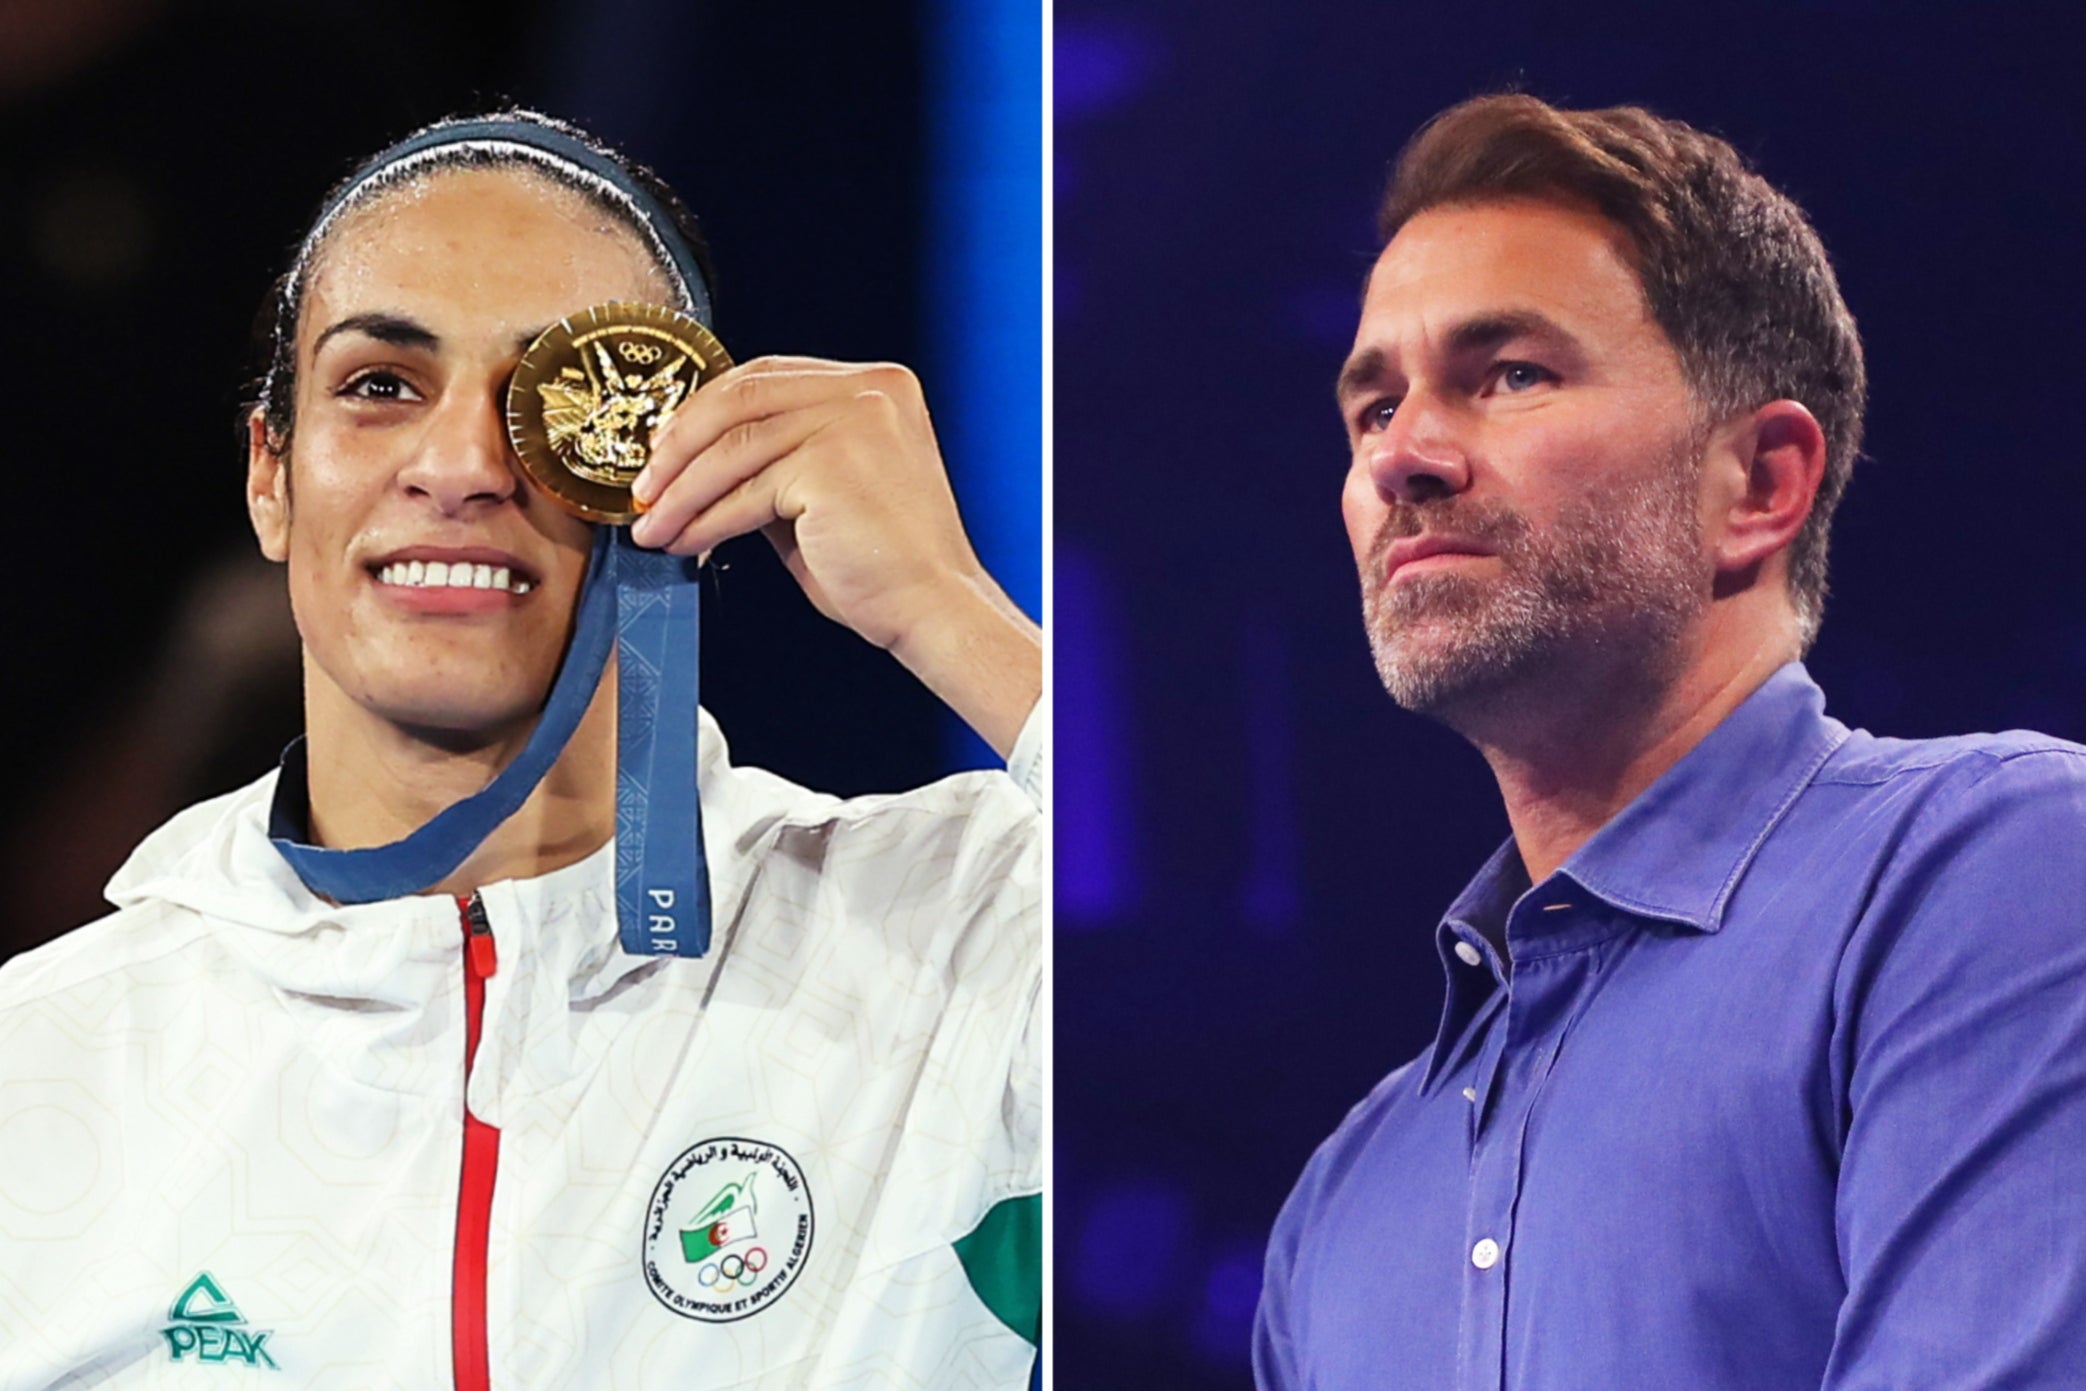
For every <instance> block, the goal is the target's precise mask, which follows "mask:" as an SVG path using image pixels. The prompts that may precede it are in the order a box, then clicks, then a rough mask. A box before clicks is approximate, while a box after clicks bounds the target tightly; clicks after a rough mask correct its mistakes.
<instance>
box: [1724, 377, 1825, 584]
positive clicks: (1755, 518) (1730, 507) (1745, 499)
mask: <svg viewBox="0 0 2086 1391" xmlns="http://www.w3.org/2000/svg"><path fill="white" fill-rule="evenodd" d="M1731 444H1732V453H1731V455H1729V456H1727V457H1729V458H1730V459H1731V461H1732V463H1733V464H1735V465H1736V466H1737V470H1736V472H1735V473H1734V476H1733V483H1734V485H1735V486H1733V487H1731V488H1730V490H1729V491H1728V492H1727V493H1726V495H1725V496H1724V498H1723V499H1721V506H1720V507H1719V512H1720V515H1719V516H1718V517H1717V519H1716V521H1717V523H1718V525H1717V528H1716V541H1715V545H1714V547H1713V549H1714V552H1715V557H1716V565H1717V575H1718V578H1719V579H1720V580H1723V579H1726V578H1736V577H1738V576H1740V575H1744V574H1750V573H1752V572H1754V571H1757V570H1758V569H1759V567H1760V566H1761V565H1762V564H1763V563H1764V562H1766V561H1767V560H1768V559H1769V558H1771V557H1773V556H1775V555H1777V554H1779V553H1781V552H1783V551H1786V550H1788V548H1789V543H1790V542H1792V541H1794V540H1795V539H1796V533H1797V532H1798V531H1800V530H1802V529H1803V524H1804V519H1805V518H1807V517H1809V516H1810V515H1811V504H1812V502H1813V501H1814V500H1815V499H1816V498H1817V496H1818V484H1819V481H1820V480H1821V479H1823V478H1824V477H1825V432H1824V431H1823V430H1821V429H1819V428H1818V420H1817V417H1815V416H1813V415H1812V414H1811V412H1810V411H1809V410H1808V409H1807V408H1806V407H1805V406H1804V405H1802V404H1801V403H1800V402H1797V401H1786V400H1784V401H1769V402H1768V403H1767V404H1766V405H1764V406H1762V407H1760V408H1759V409H1758V410H1756V411H1754V412H1753V413H1752V414H1751V415H1750V416H1749V417H1747V418H1746V419H1745V421H1744V422H1743V423H1742V424H1741V426H1740V428H1739V429H1738V431H1737V432H1736V433H1735V435H1734V436H1733V438H1732V440H1731Z"/></svg>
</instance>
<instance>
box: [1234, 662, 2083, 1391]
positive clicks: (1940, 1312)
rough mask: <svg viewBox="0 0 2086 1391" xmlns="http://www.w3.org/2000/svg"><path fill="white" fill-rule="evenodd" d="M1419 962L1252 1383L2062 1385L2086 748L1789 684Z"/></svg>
mask: <svg viewBox="0 0 2086 1391" xmlns="http://www.w3.org/2000/svg"><path fill="white" fill-rule="evenodd" d="M1502 931H1503V932H1504V936H1505V940H1506V942H1507V944H1508V947H1509V950H1510V952H1511V955H1512V960H1513V971H1512V974H1511V977H1509V975H1508V974H1507V973H1506V972H1504V971H1503V970H1502V969H1501V963H1500V961H1499V960H1498V958H1497V956H1496V954H1495V953H1494V951H1493V949H1492V947H1491V946H1490V945H1489V943H1488V942H1487V940H1486V939H1487V935H1488V934H1490V935H1492V936H1495V937H1496V936H1498V935H1500V933H1501V932H1502ZM1438 944H1439V947H1440V951H1441V957H1442V962H1443V966H1444V969H1445V970H1446V971H1447V972H1448V998H1447V1002H1446V1004H1445V1006H1444V1008H1443V1010H1442V1019H1441V1028H1440V1030H1439V1032H1438V1033H1437V1034H1436V1036H1435V1041H1434V1044H1433V1046H1432V1047H1431V1048H1429V1049H1428V1050H1427V1051H1426V1052H1425V1053H1423V1054H1421V1055H1420V1057H1419V1058H1417V1059H1415V1060H1414V1061H1413V1062H1411V1063H1409V1064H1407V1065H1406V1066H1405V1067H1402V1068H1400V1069H1399V1070H1398V1071H1396V1072H1394V1073H1392V1074H1391V1075H1390V1076H1389V1077H1387V1078H1385V1079H1384V1080H1383V1082H1382V1083H1380V1084H1379V1085H1378V1086H1377V1088H1376V1089H1375V1090H1374V1091H1373V1092H1371V1093H1370V1095H1369V1096H1368V1097H1367V1098H1366V1099H1365V1100H1364V1101H1363V1102H1362V1103H1361V1104H1360V1105H1359V1106H1357V1107H1355V1109H1354V1110H1353V1111H1352V1112H1350V1113H1349V1114H1348V1116H1347V1119H1346V1120H1345V1121H1344V1122H1342V1123H1341V1126H1340V1128H1339V1130H1338V1131H1336V1132H1335V1133H1334V1135H1333V1137H1332V1138H1331V1139H1330V1140H1328V1141H1327V1142H1326V1143H1325V1144H1324V1145H1323V1146H1321V1147H1320V1149H1319V1151H1318V1153H1317V1154H1316V1155H1315V1156H1314V1157H1313V1158H1312V1160H1311V1162H1310V1165H1309V1166H1308V1167H1307V1168H1306V1169H1305V1171H1304V1175H1303V1178H1302V1179H1301V1180H1300V1181H1299V1182H1298V1184H1297V1187H1296V1191H1295V1192H1294V1193H1293V1194H1291V1196H1290V1199H1289V1202H1288V1203H1287V1205H1286V1206H1285V1207H1284V1208H1283V1210H1282V1215H1281V1217H1280V1218H1279V1219H1278V1220H1277V1222H1276V1225H1275V1231H1274V1234H1273V1237H1272V1239H1271V1240H1270V1243H1269V1247H1268V1256H1267V1275H1266V1284H1265V1287H1264V1291H1263V1294H1262V1297H1261V1304H1260V1311H1259V1316H1258V1320H1257V1325H1256V1329H1255V1337H1254V1368H1255V1372H1256V1374H1257V1378H1258V1381H1259V1384H1260V1386H1261V1387H1262V1388H1263V1391H1304V1389H1305V1388H1310V1391H1365V1389H1366V1391H1386V1388H1401V1387H1414V1388H1427V1391H1448V1389H1449V1388H1458V1389H1459V1391H1461V1389H1463V1388H1468V1389H1469V1391H1477V1389H1478V1388H1495V1387H1511V1388H1515V1391H1536V1389H1537V1388H1557V1391H1619V1389H1620V1388H1656V1389H1657V1391H1665V1389H1666V1388H1685V1391H1727V1389H1728V1391H1737V1389H1738V1388H1747V1389H1748V1391H1752V1388H1761V1389H1762V1391H1765V1388H1775V1391H1796V1388H1808V1389H1809V1391H1816V1389H1817V1388H1821V1387H1823V1388H1830V1391H1855V1388H1862V1391H1886V1388H1889V1391H1902V1389H1903V1388H1921V1391H1936V1389H1937V1388H1963V1389H1964V1391H1968V1388H1972V1387H1976V1388H1991V1387H2008V1388H2025V1387H2052V1388H2054V1387H2070V1388H2079V1387H2086V748H2080V747H2079V746H2077V745H2073V744H2067V743H2063V742H2061V741H2058V740H2054V739H2049V738H2045V737H2043V736H2041V735H2034V734H2005V735H1996V736H1975V737H1969V738H1961V739H1940V740H1927V741H1916V742H1915V741H1904V740H1894V739H1878V738H1875V737H1873V736H1871V735H1868V734H1865V733H1861V732H1858V731H1856V732H1850V731H1849V730H1848V729H1847V728H1846V727H1845V726H1843V725H1841V724H1839V723H1838V722H1836V721H1834V720H1831V719H1828V718H1827V717H1826V716H1825V713H1824V698H1823V696H1822V695H1821V694H1820V693H1819V690H1818V688H1817V687H1816V686H1815V685H1813V684H1812V682H1811V680H1810V678H1809V677H1808V676H1807V675H1806V673H1805V672H1804V670H1803V668H1802V667H1801V666H1800V665H1796V664H1791V665H1789V666H1786V667H1784V668H1783V669H1782V670H1781V671H1779V672H1777V673H1776V674H1775V675H1774V676H1773V677H1772V678H1771V679H1770V680H1768V681H1767V682H1766V683H1765V684H1764V685H1763V686H1762V687H1761V688H1760V689H1759V690H1758V691H1756V692H1754V694H1753V695H1752V696H1751V697H1750V698H1749V699H1748V700H1747V701H1746V702H1745V703H1744V704H1743V705H1741V706H1740V707H1739V708H1738V709H1737V710H1736V711H1734V712H1733V713H1732V714H1731V715H1730V717H1729V718H1727V719H1726V720H1725V721H1724V722H1723V723H1722V724H1721V725H1719V726H1718V727H1717V728H1716V729H1715V730H1714V731H1712V732H1711V734H1710V735H1709V737H1708V738H1706V739H1704V740H1703V741H1702V743H1701V744H1700V745H1698V746H1697V747H1696V748H1695V749H1694V750H1692V751H1691V752H1690V753H1689V754H1688V755H1687V756H1686V757H1685V758H1683V759H1682V760H1681V761H1680V762H1679V763H1678V764H1676V765H1675V766H1674V767H1673V768H1672V769H1671V770H1669V771H1668V772H1667V773H1666V775H1665V776H1664V777H1662V778H1660V779H1659V781H1658V782H1657V783H1655V784H1654V785H1653V786H1652V787H1651V788H1649V789H1648V790H1646V791H1645V792H1644V794H1643V795H1642V796H1640V797H1638V798H1637V799H1636V800H1635V801H1634V802H1632V803H1631V804H1630V805H1629V806H1628V807H1627V808H1625V809H1624V810H1623V812H1622V813H1621V814H1620V815H1618V816H1617V817H1616V818H1615V819H1614V820H1613V821H1611V822H1610V823H1609V824H1608V825H1606V826H1604V827H1603V828H1602V829H1601V830H1600V832H1599V833H1598V834H1597V835H1595V836H1594V837H1593V838H1592V839H1591V840H1589V841H1588V842H1587V843H1586V844H1585V845H1584V846H1582V847H1581V848H1580V850H1579V851H1578V853H1577V854H1575V855H1573V856H1572V857H1571V859H1569V860H1568V861H1566V862H1565V864H1564V865H1563V866H1562V867H1561V868H1560V869H1559V870H1558V871H1557V872H1556V873H1555V874H1552V875H1551V876H1550V877H1549V878H1547V879H1545V880H1544V881H1543V882H1542V883H1540V884H1537V885H1535V886H1533V887H1531V886H1530V885H1529V883H1528V878H1527V874H1526V871H1525V870H1524V869H1523V868H1522V865H1521V860H1520V856H1519V855H1518V854H1517V853H1516V850H1515V847H1514V845H1513V843H1512V842H1511V841H1510V842H1508V843H1507V844H1506V845H1505V846H1503V847H1502V848H1501V849H1500V851H1499V853H1497V854H1495V855H1494V856H1493V857H1492V859H1491V861H1490V862H1489V863H1488V864H1487V865H1486V866H1485V868H1484V869H1483V870H1481V871H1480V872H1479V874H1478V876H1477V878H1476V879H1475V880H1474V881H1473V882H1472V883H1471V885H1470V887H1469V888H1468V889H1466V890H1465V891H1464V892H1463V894H1462V896H1461V897H1459V898H1458V899H1457V900H1456V902H1455V904H1454V905H1453V906H1452V907H1451V908H1450V909H1449V912H1448V916H1447V917H1446V918H1445V919H1444V920H1443V922H1442V924H1441V927H1440V929H1439V933H1438Z"/></svg>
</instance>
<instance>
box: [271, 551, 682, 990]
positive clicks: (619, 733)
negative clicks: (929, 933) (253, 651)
mask: <svg viewBox="0 0 2086 1391" xmlns="http://www.w3.org/2000/svg"><path fill="white" fill-rule="evenodd" d="M695 579H696V563H695V562H694V561H693V560H684V559H682V558H681V557H679V556H672V555H667V554H666V553H664V552H661V551H648V550H645V549H644V548H642V547H640V546H638V545H637V544H636V543H635V542H633V541H631V539H630V536H629V533H628V532H627V531H625V530H624V529H623V528H621V527H602V528H601V529H600V530H599V532H598V533H597V534H596V536H595V540H594V552H593V554H592V556H591V557H589V559H588V561H587V577H586V580H585V582H584V583H583V584H582V586H581V588H580V597H579V611H578V614H577V615H576V617H575V619H574V623H573V632H572V642H571V644H570V646H569V647H568V648H567V650H566V653H565V662H564V665H563V666H562V667H560V668H559V671H558V678H557V680H556V682H554V683H553V684H552V686H551V693H550V699H549V700H548V701H546V702H545V704H544V707H543V715H542V717H541V718H540V719H539V720H538V721H537V722H536V728H535V730H534V731H533V732H532V733H531V734H530V735H529V740H528V742H527V743H526V744H524V745H523V746H522V751H521V753H520V754H518V755H516V757H515V759H514V761H513V762H512V763H510V764H508V765H507V767H506V768H504V769H502V770H501V772H500V774H499V776H498V777H496V778H494V779H493V780H492V782H491V783H489V784H488V785H487V786H486V787H485V789H484V790H483V791H480V792H477V793H474V794H472V795H471V796H469V797H466V798H464V799H463V800H462V801H460V802H458V803H456V804H455V805H454V806H452V807H449V808H448V809H446V810H444V811H442V812H440V813H439V814H437V815H436V816H435V818H434V819H433V820H431V821H429V822H428V823H427V824H426V825H425V826H422V827H421V828H420V829H419V830H417V831H415V832H413V833H412V834H411V835H409V836H406V837H405V838H404V839H403V840H396V841H393V842H392V843H391V844H389V845H379V846H372V847H369V848H366V849H359V850H332V849H327V848H325V847H323V846H317V845H307V844H304V843H302V842H300V841H297V840H294V839H291V838H289V837H287V836H277V837H274V843H275V846H276V848H277V849H278V850H280V851H281V852H282V855H283V858H284V859H286V860H288V861H289V863H290V867H291V868H292V869H294V870H296V872H297V877H298V878H300V879H302V880H303V881H304V883H305V885H306V886H307V887H308V888H310V889H311V890H312V892H314V893H317V894H323V895H325V896H326V897H327V898H330V899H332V900H333V901H334V902H336V903H375V902H379V901H381V900H383V899H387V898H401V897H404V896H405V895H408V894H415V893H419V892H420V891H422V890H423V889H426V888H427V887H428V886H429V885H431V884H436V883H439V882H440V881H441V880H443V879H445V878H447V877H448V876H449V875H451V874H453V873H454V872H455V871H456V868H457V866H459V865H461V864H462V863H463V862H464V860H465V858H466V857H468V856H469V855H470V853H471V852H472V851H473V850H475V849H477V848H478V846H479V844H480V843H481V842H482V841H484V839H485V838H486V837H487V836H489V835H491V834H492V832H493V829H494V828H495V827H497V826H498V825H499V824H500V823H501V822H503V821H505V820H506V819H507V818H508V817H510V816H512V815H513V814H514V813H515V811H516V810H518V809H519V808H520V807H521V804H522V803H523V802H525V801H527V800H528V797H529V794H530V793H531V792H533V791H535V789H536V784H537V783H539V782H541V781H542V779H543V775H544V774H545V773H547V772H549V771H550V768H551V765H552V764H554V763H556V762H557V761H558V755H559V754H561V753H563V752H564V749H565V745H566V743H567V742H568V741H569V740H570V739H571V738H572V732H573V731H574V730H575V729H577V728H578V727H579V722H580V717H581V716H583V715H585V714H586V712H587V706H588V704H589V703H590V702H591V701H592V700H593V698H594V692H595V690H596V689H597V688H598V687H599V686H600V684H601V673H602V671H603V669H604V668H605V667H606V666H607V665H608V654H609V652H610V650H611V649H613V650H614V651H615V652H616V673H617V675H616V925H617V931H618V934H619V936H620V938H621V940H622V944H623V949H624V950H625V951H627V952H631V953H632V954H634V955H641V956H643V955H650V956H658V955H671V956H701V955H703V954H704V953H705V952H707V951H708V950H709V949H710V880H709V869H708V864H707V862H706V860H705V857H704V854H703V842H702V820H701V809H700V807H699V805H698V802H697V796H696V785H695V729H696V716H695V709H696V699H697V679H696V678H697V670H698V661H697V656H696V643H697V638H698V622H699V612H700V602H699V600H700V594H699V591H698V590H697V589H696V584H695Z"/></svg>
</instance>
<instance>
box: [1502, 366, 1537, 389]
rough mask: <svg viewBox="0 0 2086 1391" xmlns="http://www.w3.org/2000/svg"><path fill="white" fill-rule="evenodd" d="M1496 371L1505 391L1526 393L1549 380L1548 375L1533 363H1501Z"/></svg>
mask: <svg viewBox="0 0 2086 1391" xmlns="http://www.w3.org/2000/svg"><path fill="white" fill-rule="evenodd" d="M1496 370H1497V372H1498V374H1499V384H1500V387H1501V388H1502V389H1504V390H1506V391H1526V390H1528V389H1529V388H1530V387H1532V386H1537V385H1540V384H1541V383H1543V382H1546V381H1549V380H1550V373H1549V372H1548V371H1546V370H1545V369H1543V368H1541V367H1538V366H1536V365H1535V364H1534V363H1533V362H1502V363H1500V364H1499V367H1498V368H1497V369H1496Z"/></svg>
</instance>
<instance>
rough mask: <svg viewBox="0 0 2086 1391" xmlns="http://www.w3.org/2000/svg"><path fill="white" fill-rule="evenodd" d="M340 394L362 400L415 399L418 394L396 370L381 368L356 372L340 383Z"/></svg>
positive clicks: (418, 397) (417, 397) (417, 398)
mask: <svg viewBox="0 0 2086 1391" xmlns="http://www.w3.org/2000/svg"><path fill="white" fill-rule="evenodd" d="M339 394H340V395H342V396H350V397H356V398H359V399H361V400H364V401H417V400H419V399H420V394H419V393H418V392H416V391H414V390H413V387H412V384H411V383H410V382H408V381H407V380H406V379H405V378H404V377H401V376H399V375H398V373H396V372H386V371H384V370H382V369H381V368H379V369H376V370H373V371H368V372H358V373H356V374H355V375H354V376H352V377H350V378H348V380H347V381H346V382H344V383H342V385H341V388H340V392H339Z"/></svg>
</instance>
